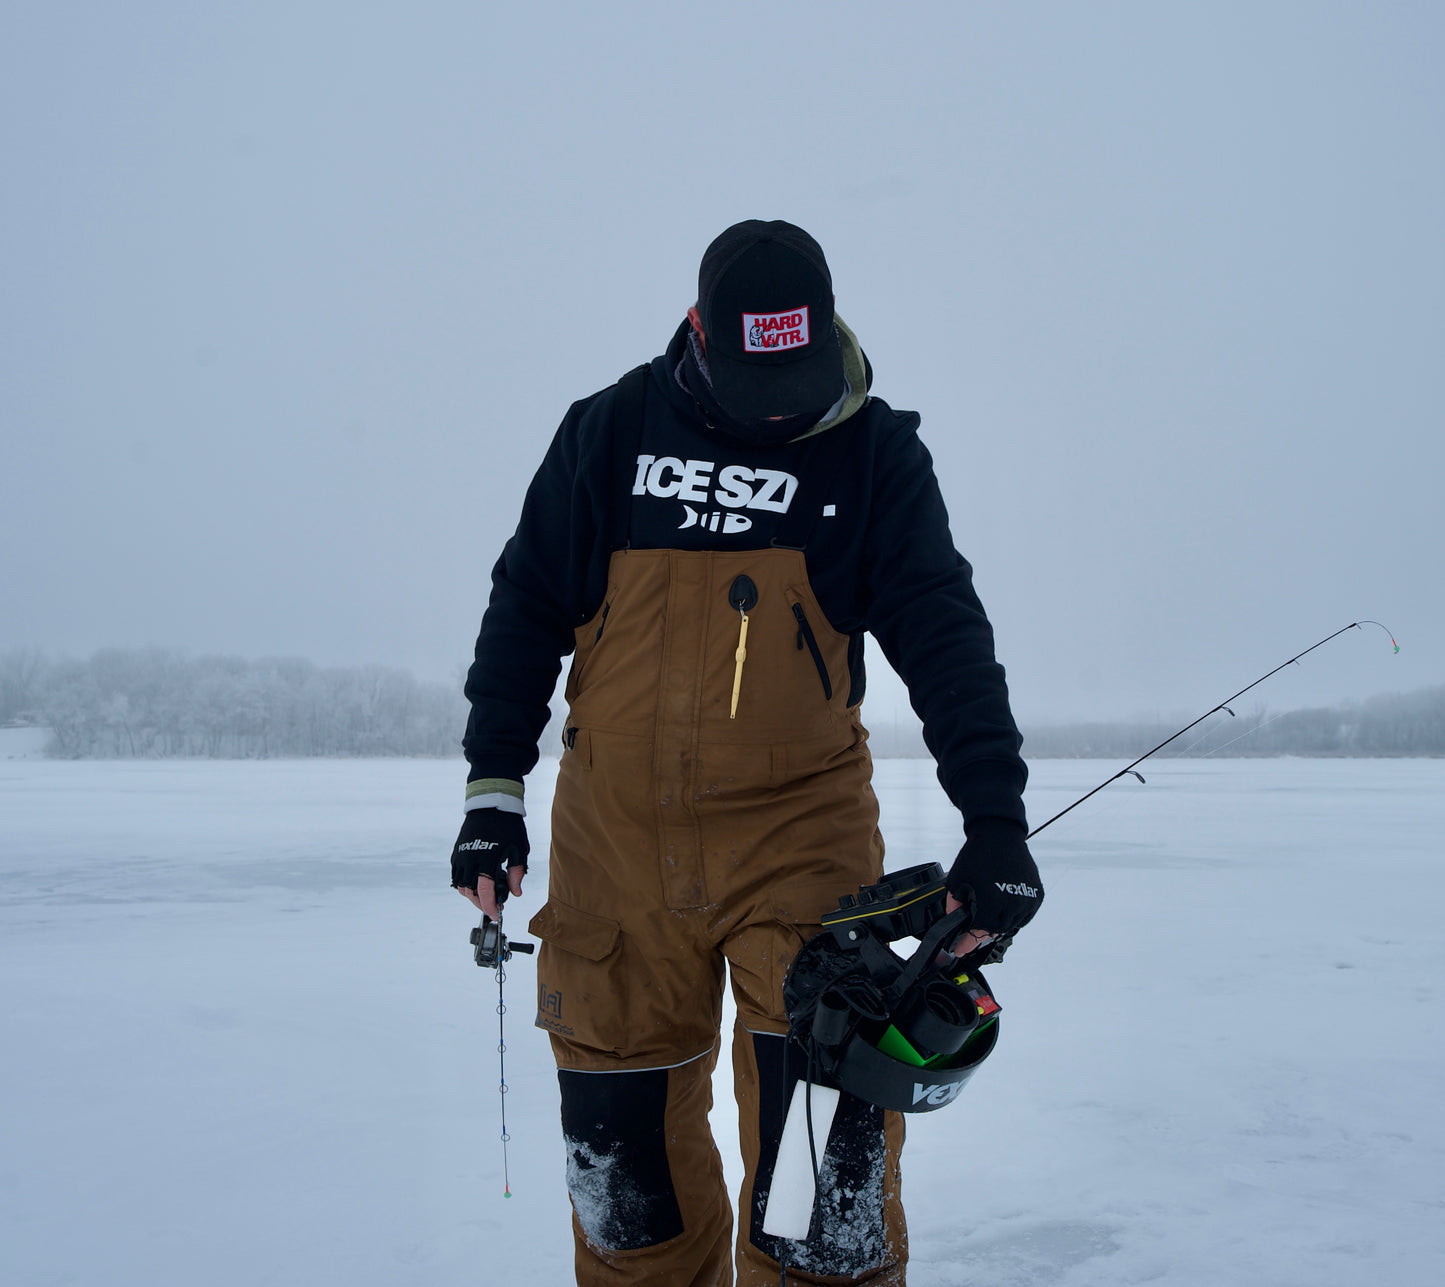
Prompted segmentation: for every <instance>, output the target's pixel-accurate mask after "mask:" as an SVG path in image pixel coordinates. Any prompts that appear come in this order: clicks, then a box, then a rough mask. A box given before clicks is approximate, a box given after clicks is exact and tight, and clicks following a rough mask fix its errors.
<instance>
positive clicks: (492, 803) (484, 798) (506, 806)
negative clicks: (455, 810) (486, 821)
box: [462, 793, 527, 818]
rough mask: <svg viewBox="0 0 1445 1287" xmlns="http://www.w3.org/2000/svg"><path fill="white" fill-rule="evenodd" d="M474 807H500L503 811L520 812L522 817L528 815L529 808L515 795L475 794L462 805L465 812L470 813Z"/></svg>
mask: <svg viewBox="0 0 1445 1287" xmlns="http://www.w3.org/2000/svg"><path fill="white" fill-rule="evenodd" d="M473 809H500V810H501V811H502V812H503V813H518V814H521V816H522V817H524V818H525V817H526V816H527V809H526V806H525V805H523V803H522V802H521V801H520V800H519V799H517V797H516V796H514V795H501V794H500V793H497V794H489V795H474V796H472V798H471V799H470V800H468V801H467V802H466V804H464V805H463V806H462V812H463V813H470V812H471V811H472V810H473Z"/></svg>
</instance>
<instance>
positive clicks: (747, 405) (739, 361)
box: [697, 219, 845, 420]
mask: <svg viewBox="0 0 1445 1287" xmlns="http://www.w3.org/2000/svg"><path fill="white" fill-rule="evenodd" d="M697 308H698V312H699V313H700V314H701V315H702V326H703V330H704V332H706V334H707V365H708V374H709V375H710V376H711V378H712V389H713V393H714V394H715V395H716V397H717V400H718V401H719V402H720V403H721V404H722V405H723V408H724V409H725V410H727V411H729V412H731V413H732V414H733V415H735V416H737V417H738V419H740V420H765V419H767V418H768V417H770V416H794V415H799V414H801V413H803V412H806V411H818V412H819V413H821V412H822V411H825V410H826V409H827V408H828V407H830V406H832V405H833V403H835V402H836V401H837V400H838V399H839V398H840V397H842V395H843V390H844V387H845V384H844V379H843V350H842V348H841V347H840V345H839V343H838V332H837V331H836V330H835V329H834V327H833V277H832V274H831V273H829V271H828V261H827V260H826V259H824V258H823V248H822V247H821V246H819V245H818V243H817V242H816V241H814V240H813V239H812V237H810V236H809V235H808V234H807V233H806V232H804V231H803V230H802V229H801V228H799V227H797V225H795V224H791V223H785V222H783V220H781V219H773V220H769V221H765V220H762V219H748V220H746V221H744V222H743V223H735V224H733V226H732V227H731V228H729V229H727V230H726V231H725V232H723V233H722V234H721V235H720V236H719V237H718V238H717V239H716V240H715V241H714V242H713V243H712V245H710V246H709V247H708V248H707V251H706V252H705V253H704V254H703V257H702V265H701V267H700V268H699V269H698V273H697Z"/></svg>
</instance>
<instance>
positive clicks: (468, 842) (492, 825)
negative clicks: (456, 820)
mask: <svg viewBox="0 0 1445 1287" xmlns="http://www.w3.org/2000/svg"><path fill="white" fill-rule="evenodd" d="M531 852H532V846H531V845H529V844H528V843H527V822H526V819H525V818H523V817H522V815H521V814H520V813H507V812H505V811H504V810H502V809H472V810H470V811H469V812H468V813H466V814H465V815H464V816H463V818H462V830H461V833H460V834H459V835H458V836H457V843H456V844H455V845H454V846H453V847H452V888H453V889H476V887H477V881H478V880H480V879H481V878H482V877H484V876H485V877H487V878H489V879H490V880H491V882H492V884H493V885H494V886H495V888H496V891H497V902H498V903H499V904H500V903H501V901H502V900H503V899H504V898H506V896H507V894H508V893H509V892H510V890H508V888H507V868H508V867H521V869H522V870H523V871H526V870H527V855H528V854H529V853H531Z"/></svg>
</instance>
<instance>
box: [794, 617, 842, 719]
mask: <svg viewBox="0 0 1445 1287" xmlns="http://www.w3.org/2000/svg"><path fill="white" fill-rule="evenodd" d="M793 615H794V616H795V617H797V619H798V651H799V652H802V650H803V645H804V644H807V645H808V651H809V652H810V653H812V654H813V665H815V666H816V667H817V668H818V678H819V679H821V680H822V681H823V699H824V700H825V701H829V702H831V701H832V700H833V681H832V680H830V679H829V678H828V668H827V666H825V665H824V664H823V653H822V651H821V650H820V649H819V647H818V641H817V639H815V638H814V637H813V627H812V626H810V625H809V624H808V618H807V616H806V614H805V613H804V612H803V605H802V604H801V603H795V604H793Z"/></svg>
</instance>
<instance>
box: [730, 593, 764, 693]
mask: <svg viewBox="0 0 1445 1287" xmlns="http://www.w3.org/2000/svg"><path fill="white" fill-rule="evenodd" d="M728 602H729V603H730V604H732V606H733V607H735V608H736V609H737V610H738V616H739V617H741V618H742V624H741V625H740V626H739V627H738V648H737V651H736V652H735V653H733V660H734V661H735V662H736V663H737V664H736V666H735V667H734V668H733V704H732V709H731V710H730V711H729V712H728V718H729V719H737V717H738V694H739V693H741V692H742V690H743V662H745V661H746V660H747V659H748V612H749V611H750V610H751V609H753V608H755V607H756V606H757V602H758V587H757V586H756V585H754V584H753V579H752V577H750V576H740V577H737V578H736V579H735V580H734V581H733V584H732V589H730V590H729V591H728Z"/></svg>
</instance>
